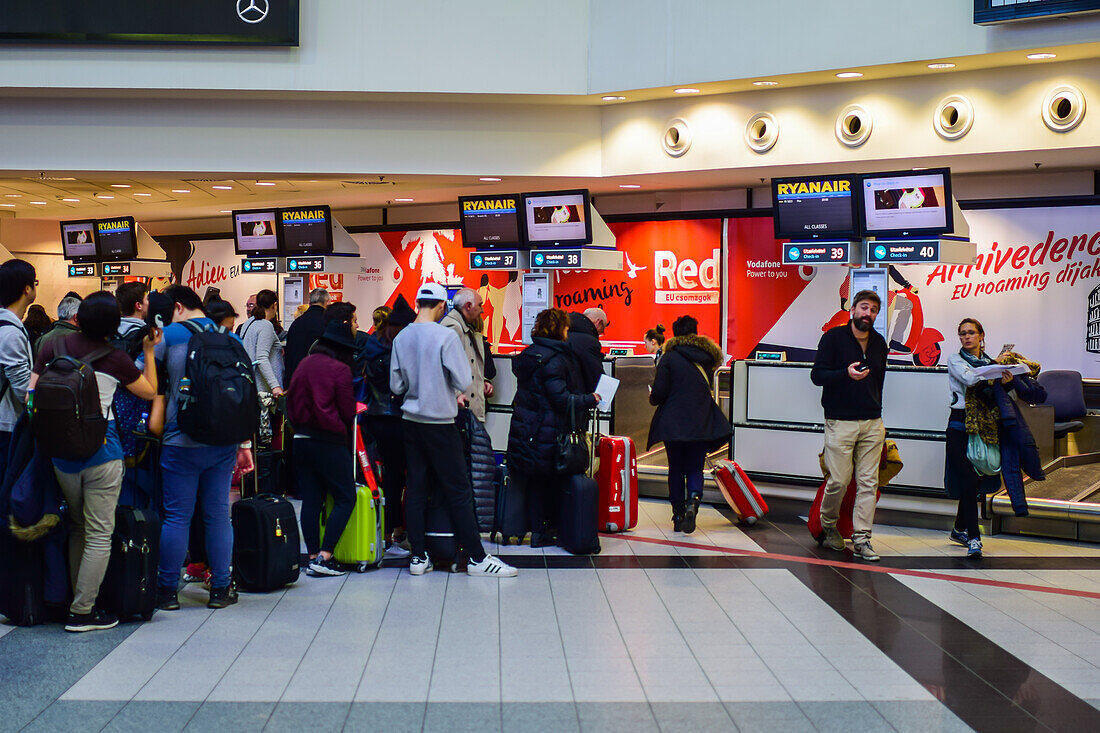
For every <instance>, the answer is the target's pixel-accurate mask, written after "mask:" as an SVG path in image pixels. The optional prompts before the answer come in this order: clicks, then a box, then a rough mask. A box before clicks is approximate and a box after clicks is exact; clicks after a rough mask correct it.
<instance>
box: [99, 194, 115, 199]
mask: <svg viewBox="0 0 1100 733" xmlns="http://www.w3.org/2000/svg"><path fill="white" fill-rule="evenodd" d="M95 197H96V198H97V199H113V198H114V196H109V195H107V194H105V193H97V194H96V195H95Z"/></svg>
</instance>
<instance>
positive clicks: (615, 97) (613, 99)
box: [600, 94, 626, 102]
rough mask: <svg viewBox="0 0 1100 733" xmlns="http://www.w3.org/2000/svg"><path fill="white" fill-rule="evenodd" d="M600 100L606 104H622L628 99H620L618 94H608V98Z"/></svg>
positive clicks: (604, 97)
mask: <svg viewBox="0 0 1100 733" xmlns="http://www.w3.org/2000/svg"><path fill="white" fill-rule="evenodd" d="M600 99H602V100H603V101H605V102H621V101H623V100H624V99H626V97H620V96H619V95H617V94H608V95H606V96H603V97H600Z"/></svg>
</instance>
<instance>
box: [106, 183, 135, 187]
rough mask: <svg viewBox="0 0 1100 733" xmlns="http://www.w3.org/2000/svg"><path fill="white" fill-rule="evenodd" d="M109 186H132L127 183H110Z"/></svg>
mask: <svg viewBox="0 0 1100 733" xmlns="http://www.w3.org/2000/svg"><path fill="white" fill-rule="evenodd" d="M111 188H133V186H131V185H130V184H129V183H112V184H111Z"/></svg>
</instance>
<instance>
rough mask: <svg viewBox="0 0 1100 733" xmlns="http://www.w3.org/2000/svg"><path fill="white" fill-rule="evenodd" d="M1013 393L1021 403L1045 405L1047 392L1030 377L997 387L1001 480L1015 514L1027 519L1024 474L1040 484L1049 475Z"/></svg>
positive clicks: (998, 384)
mask: <svg viewBox="0 0 1100 733" xmlns="http://www.w3.org/2000/svg"><path fill="white" fill-rule="evenodd" d="M1012 390H1014V391H1015V392H1016V396H1017V397H1019V398H1020V399H1021V400H1023V401H1024V402H1027V403H1029V404H1033V405H1034V404H1038V403H1040V402H1045V401H1046V398H1047V392H1046V390H1045V389H1043V386H1042V385H1041V384H1039V383H1038V382H1037V381H1036V380H1035V379H1034V378H1032V377H1029V376H1026V375H1024V376H1020V375H1017V376H1015V377H1013V378H1012V381H1011V382H1010V383H1009V384H1008V388H1007V389H1006V387H1005V385H1002V384H1001V382H1000V380H996V381H994V383H993V396H994V398H995V399H996V401H997V407H998V408H999V409H1000V411H1001V423H1000V428H1001V431H1000V433H1001V478H1002V479H1004V482H1005V488H1006V489H1007V490H1008V496H1009V499H1011V500H1012V511H1013V512H1015V514H1016V516H1017V517H1026V516H1027V514H1028V510H1027V496H1026V495H1025V494H1024V477H1023V474H1027V475H1028V476H1029V477H1031V478H1032V479H1034V480H1036V481H1043V480H1045V479H1046V474H1045V473H1044V472H1043V464H1042V461H1040V460H1039V448H1038V447H1037V446H1036V445H1035V437H1034V436H1033V435H1032V434H1031V430H1030V429H1028V427H1027V423H1025V422H1024V418H1023V415H1021V414H1020V407H1019V405H1017V404H1016V400H1014V399H1012V396H1011V395H1010V394H1009V391H1012Z"/></svg>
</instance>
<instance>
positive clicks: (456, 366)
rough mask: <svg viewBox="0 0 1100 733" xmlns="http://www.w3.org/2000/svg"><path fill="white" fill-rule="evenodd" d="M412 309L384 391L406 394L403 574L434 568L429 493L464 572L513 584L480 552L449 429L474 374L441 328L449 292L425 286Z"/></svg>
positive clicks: (461, 461)
mask: <svg viewBox="0 0 1100 733" xmlns="http://www.w3.org/2000/svg"><path fill="white" fill-rule="evenodd" d="M416 305H417V315H416V320H415V321H414V322H413V323H412V324H410V325H409V326H406V327H405V329H404V330H402V331H401V333H399V334H397V337H396V338H394V340H393V353H392V356H391V357H390V391H391V392H393V394H395V395H405V401H404V402H403V403H402V405H401V412H402V419H403V420H404V422H403V423H402V428H403V432H404V435H405V454H406V458H407V460H408V462H407V469H406V470H407V478H406V481H407V486H406V489H405V522H406V525H407V527H406V528H407V529H408V533H409V544H411V545H412V555H413V556H412V560H411V561H410V564H409V572H410V573H411V574H412V575H423V574H424V573H427V572H429V571H431V569H432V562H431V560H429V559H428V553H427V550H426V548H425V545H424V533H425V522H426V516H427V511H428V495H429V494H430V493H431V491H432V490H433V489H435V490H437V491H439V492H440V493H441V494H442V497H443V499H444V501H445V502H446V504H447V509H448V510H449V513H450V517H451V524H452V526H453V527H454V532H455V537H456V538H457V539H458V543H459V545H460V546H461V547H462V549H463V550H465V551H466V552H467V553H468V554H469V556H470V563H469V566H468V567H467V569H466V573H467V574H468V575H476V576H493V577H498V578H504V577H512V576H514V575H516V569H515V568H513V567H512V566H511V565H508V564H506V563H504V562H502V561H501V560H500V559H499V558H496V557H493V556H492V555H488V554H486V553H485V549H484V548H483V547H482V546H481V535H480V534H479V533H478V531H477V521H476V519H475V518H474V507H473V502H474V494H473V489H472V488H471V487H470V477H469V475H468V474H467V472H466V456H465V449H464V447H463V444H462V436H461V435H460V434H459V432H458V427H457V426H456V425H455V417H457V416H458V408H459V406H460V405H461V406H462V407H466V406H467V404H468V403H467V400H466V395H465V394H463V393H464V392H465V391H466V390H467V388H469V386H470V383H471V382H472V381H473V375H472V373H471V372H470V363H469V361H467V358H466V352H465V351H463V349H462V344H461V343H459V340H458V336H456V335H455V333H454V331H452V330H450V329H449V328H447V327H446V326H442V325H440V324H439V319H440V318H442V317H443V313H444V311H445V310H446V308H447V291H446V290H444V289H443V286H442V285H439V284H438V283H425V284H424V285H422V286H421V287H420V290H419V291H418V292H417V295H416ZM456 394H458V397H457V399H456V398H455V395H456Z"/></svg>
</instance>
